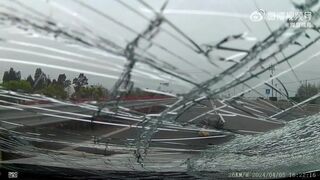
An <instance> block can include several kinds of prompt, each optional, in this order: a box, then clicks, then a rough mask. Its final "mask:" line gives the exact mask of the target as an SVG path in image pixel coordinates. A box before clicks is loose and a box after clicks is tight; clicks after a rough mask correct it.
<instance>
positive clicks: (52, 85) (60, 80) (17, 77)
mask: <svg viewBox="0 0 320 180" xmlns="http://www.w3.org/2000/svg"><path fill="white" fill-rule="evenodd" d="M71 85H73V86H72V87H71ZM1 86H2V87H3V88H5V89H8V90H12V91H20V92H26V93H40V94H44V95H46V96H49V97H54V98H58V99H67V98H71V99H72V98H74V99H77V98H90V99H96V100H99V99H101V98H103V97H106V96H107V94H108V90H107V89H105V88H104V87H102V86H101V85H91V86H88V78H87V77H86V76H85V75H84V73H80V74H79V76H78V77H74V78H73V80H72V81H71V80H69V79H67V76H66V75H65V74H64V73H63V74H59V75H58V77H57V78H56V79H52V80H51V78H50V77H49V76H48V75H46V73H45V72H43V70H42V69H41V68H37V69H36V70H35V72H34V75H33V76H32V75H28V77H27V78H26V79H21V72H20V71H16V70H14V69H13V68H10V69H9V70H8V71H5V72H4V74H3V78H2V85H1ZM70 92H71V94H68V93H70Z"/></svg>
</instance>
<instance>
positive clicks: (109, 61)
mask: <svg viewBox="0 0 320 180" xmlns="http://www.w3.org/2000/svg"><path fill="white" fill-rule="evenodd" d="M18 2H19V3H22V5H21V4H19V3H14V1H10V0H2V1H1V3H2V6H0V12H7V13H12V14H14V15H17V16H20V17H23V18H27V19H30V20H32V21H35V22H39V21H37V20H36V19H34V17H35V18H40V19H44V20H51V21H54V22H57V23H59V25H60V26H61V27H64V29H66V31H69V32H70V30H77V31H79V32H83V33H84V34H86V35H87V36H88V37H89V38H90V37H92V36H91V35H90V33H89V32H88V31H87V29H90V30H91V31H92V34H94V35H99V36H101V37H104V38H106V39H109V40H111V41H113V42H116V43H117V44H118V45H120V46H122V47H123V48H125V46H126V44H127V43H128V42H131V41H132V40H133V39H134V38H135V37H136V36H137V34H135V33H134V32H138V33H141V32H142V31H143V30H144V29H146V27H147V25H148V21H146V20H145V19H143V18H141V17H139V16H138V15H137V14H135V13H134V12H132V11H130V10H129V9H127V8H126V7H125V6H123V4H121V3H119V2H118V1H117V0H87V1H85V3H86V4H88V5H90V6H92V7H94V8H95V9H96V10H98V11H99V12H102V13H104V14H107V15H108V16H110V17H113V18H114V19H116V20H117V21H118V22H121V23H123V24H124V25H125V26H127V27H129V28H130V29H133V30H134V32H132V31H130V30H127V29H125V28H123V27H121V26H119V25H117V24H115V23H114V22H112V21H110V20H109V19H108V18H106V17H103V16H101V15H99V14H98V13H97V12H94V11H92V10H89V9H87V8H85V7H84V6H81V5H79V4H78V3H76V2H74V1H72V0H27V1H26V0H23V1H22V0H21V1H18ZM83 2H84V1H83ZM123 2H125V3H127V5H129V6H131V7H133V8H134V9H135V10H136V11H138V12H140V13H142V14H143V15H144V16H146V17H148V18H149V19H154V17H155V15H154V13H153V12H152V11H151V10H150V9H148V8H146V7H145V6H143V5H142V4H141V3H139V2H138V1H133V0H132V1H123ZM146 2H147V3H148V4H150V5H151V6H152V7H153V8H154V9H156V10H157V11H158V10H159V9H160V8H161V6H162V5H163V4H164V1H161V0H148V1H146ZM8 7H9V8H14V9H15V10H12V9H8ZM25 7H27V8H28V9H26V8H25ZM30 8H32V11H30ZM257 9H262V10H263V11H265V12H291V11H296V10H295V9H294V7H293V5H292V4H291V1H289V0H282V1H279V0H269V1H265V0H257V1H253V0H241V1H239V0H224V1H221V0H200V1H199V0H171V1H169V3H168V5H167V7H166V9H165V10H164V16H165V17H166V18H168V19H169V20H170V21H171V22H172V23H173V24H174V25H175V26H177V27H178V28H179V29H181V30H182V31H183V32H184V33H185V34H186V35H188V36H189V37H191V38H192V39H193V40H194V41H195V42H196V43H197V44H200V45H202V44H207V43H210V44H214V43H216V42H218V41H220V40H222V39H223V38H224V37H226V36H228V35H234V34H240V33H246V37H247V40H245V41H244V40H242V41H236V42H233V43H231V44H229V45H230V46H232V47H237V48H245V49H248V48H250V47H251V46H252V45H253V44H255V43H257V42H258V41H261V40H262V39H264V38H265V37H267V36H268V35H269V34H270V30H269V29H268V27H267V25H269V26H270V29H271V30H275V29H277V28H278V27H279V26H280V25H281V24H283V23H284V22H283V21H281V20H275V21H267V24H266V22H264V21H259V22H253V21H252V20H251V19H250V15H251V14H252V13H253V12H255V11H256V10H257ZM34 11H37V12H34ZM35 13H42V14H43V15H38V14H35ZM0 21H1V20H0ZM2 22H5V23H4V24H0V25H1V26H2V27H1V29H0V38H1V39H4V40H5V41H0V64H1V65H0V76H1V77H2V74H3V72H4V71H6V70H8V69H9V68H10V67H13V68H15V69H16V70H20V71H21V72H22V76H23V78H26V77H27V76H28V75H29V74H32V75H33V74H34V70H35V69H36V68H37V67H41V68H42V69H43V71H44V72H45V73H46V74H47V75H49V76H50V78H51V79H53V78H57V76H58V74H60V73H65V74H66V75H67V77H68V78H70V79H72V78H74V77H76V76H77V75H78V74H79V73H80V72H83V73H85V74H86V75H87V77H88V79H89V83H90V84H102V85H103V86H106V87H109V88H110V87H112V85H113V83H114V82H115V81H116V80H117V78H118V77H119V75H120V74H121V72H122V70H123V66H124V64H125V62H126V59H125V58H123V57H119V56H115V55H112V54H110V53H107V52H104V51H102V50H99V49H94V48H88V47H83V46H80V45H76V44H74V43H73V42H70V41H66V40H65V39H59V38H58V39H55V38H54V37H53V36H52V34H44V33H39V32H35V31H33V30H31V29H29V30H28V31H24V30H21V29H19V28H17V26H16V25H17V24H15V25H12V24H8V23H6V21H2ZM161 28H162V29H164V30H166V31H169V32H171V33H173V34H174V35H175V36H177V37H179V38H180V39H183V41H184V42H185V43H186V44H188V43H189V42H188V41H187V40H186V39H184V38H183V37H182V36H180V35H179V33H177V32H176V31H175V30H174V29H172V28H171V27H170V26H168V25H167V24H166V23H163V24H162V26H161ZM80 36H81V35H80ZM288 36H290V32H288V33H287V34H285V36H284V37H288ZM311 36H312V37H311V38H313V37H315V35H314V34H312V33H311ZM152 41H153V42H156V43H157V44H159V45H160V46H162V47H165V48H166V49H169V50H170V51H172V52H174V53H175V54H178V55H179V56H180V57H182V58H183V59H186V60H187V62H185V61H183V60H181V59H179V58H177V57H175V56H173V55H172V54H168V53H167V52H165V51H163V50H162V49H161V48H158V47H156V46H152V47H151V48H149V49H148V50H147V52H149V53H151V54H153V55H155V56H157V57H158V58H159V59H161V60H162V61H163V62H167V63H170V64H172V65H174V66H176V67H177V68H179V72H181V74H183V73H186V74H189V75H190V76H191V77H190V79H192V81H195V82H197V83H200V82H203V81H204V80H206V79H208V78H210V77H213V76H214V75H216V74H218V73H219V72H221V71H223V70H224V69H226V68H227V67H229V66H231V65H232V63H230V62H227V63H226V62H219V61H218V60H217V61H216V63H217V64H218V65H219V66H220V67H219V68H217V67H215V66H212V65H211V64H210V63H209V62H208V61H207V60H206V59H205V58H204V57H203V56H201V55H199V54H196V53H195V52H193V51H191V50H190V49H189V48H188V47H186V46H185V45H183V44H182V43H181V42H178V41H176V40H175V39H173V38H172V37H170V36H169V35H168V34H167V33H164V31H163V30H161V31H160V33H159V34H158V35H157V36H156V37H155V38H154V39H153V40H152ZM300 42H301V43H302V44H303V43H304V42H307V40H304V39H301V41H300ZM189 44H190V43H189ZM139 45H140V46H141V48H146V47H148V45H149V44H148V43H147V42H145V41H141V44H139ZM318 49H319V44H315V45H314V46H312V47H311V48H309V49H308V50H307V51H305V52H303V53H302V54H300V55H299V56H296V57H295V58H294V59H292V61H290V65H292V66H295V65H297V64H298V63H300V62H301V61H303V60H305V59H307V58H308V57H309V56H311V55H313V54H314V53H317V51H318ZM294 50H296V49H294V48H292V49H291V50H288V51H287V52H286V51H285V52H284V54H285V55H286V54H290V53H291V52H293V51H294ZM237 54H238V53H235V52H232V53H231V52H223V51H213V52H212V53H211V55H212V57H213V58H216V59H218V58H219V57H235V59H237V58H239V59H240V58H241V57H243V56H242V55H239V56H238V55H237ZM144 55H147V54H144ZM278 58H279V59H281V58H283V57H281V56H278ZM317 59H319V58H315V60H312V61H310V62H308V63H306V64H304V65H303V66H301V67H299V68H297V69H296V70H295V72H296V74H297V75H298V77H299V79H300V80H303V79H312V78H317V77H319V71H318V67H320V62H319V60H317ZM273 61H276V60H273ZM288 67H289V66H288V64H286V63H284V64H283V65H281V66H278V67H276V71H275V73H276V74H277V73H281V72H283V71H284V70H286V69H288ZM245 70H246V68H243V69H242V71H240V72H235V75H238V74H239V73H241V72H244V71H245ZM205 72H207V73H205ZM268 77H269V72H268V73H266V74H264V75H262V76H261V78H260V79H255V80H252V81H251V82H249V84H250V85H251V86H253V85H255V84H257V83H259V82H261V79H266V78H268ZM280 79H281V80H282V81H283V82H291V83H287V87H288V89H289V90H290V92H291V93H294V90H295V89H296V87H297V85H299V83H296V82H295V81H297V79H296V78H295V76H294V75H293V73H290V72H289V73H287V74H285V75H283V76H281V77H280ZM133 80H134V82H135V85H136V86H140V87H144V88H151V89H156V88H158V86H159V84H160V83H161V82H169V83H170V86H169V89H171V90H173V91H174V92H185V91H186V90H189V89H191V88H192V87H193V86H191V85H190V84H188V83H185V82H183V81H181V80H177V79H175V78H173V77H171V76H169V75H167V74H164V73H161V72H159V71H157V70H155V69H153V68H151V67H149V66H147V65H145V64H142V63H138V64H137V65H136V68H135V69H134V71H133ZM230 80H232V78H230V77H228V78H226V79H225V80H224V81H223V82H222V84H217V87H219V86H221V85H223V83H228V82H229V81H230ZM312 82H317V81H312ZM163 88H164V87H163ZM245 88H246V87H244V86H239V87H238V88H237V90H236V91H240V90H243V89H245ZM265 88H266V87H264V86H261V87H259V88H258V89H259V91H261V92H262V93H264V90H265ZM232 91H233V90H232ZM232 91H231V92H232Z"/></svg>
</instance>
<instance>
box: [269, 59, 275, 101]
mask: <svg viewBox="0 0 320 180" xmlns="http://www.w3.org/2000/svg"><path fill="white" fill-rule="evenodd" d="M269 70H270V78H272V77H273V73H274V71H275V67H274V65H270V66H269ZM271 85H272V87H273V79H271ZM271 97H273V88H271Z"/></svg>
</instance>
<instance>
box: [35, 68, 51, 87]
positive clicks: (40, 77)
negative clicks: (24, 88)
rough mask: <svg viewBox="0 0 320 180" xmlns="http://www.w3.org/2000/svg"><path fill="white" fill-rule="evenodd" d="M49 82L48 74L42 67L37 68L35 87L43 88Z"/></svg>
mask: <svg viewBox="0 0 320 180" xmlns="http://www.w3.org/2000/svg"><path fill="white" fill-rule="evenodd" d="M47 83H48V78H47V76H46V74H45V73H44V72H43V71H42V70H41V68H37V69H36V71H35V73H34V85H33V87H34V89H36V90H41V89H43V88H45V87H46V86H47V85H48V84H47Z"/></svg>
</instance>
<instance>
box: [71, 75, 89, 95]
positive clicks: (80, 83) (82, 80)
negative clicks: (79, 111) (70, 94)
mask: <svg viewBox="0 0 320 180" xmlns="http://www.w3.org/2000/svg"><path fill="white" fill-rule="evenodd" d="M72 84H74V85H75V87H74V90H75V91H76V92H78V91H79V90H80V88H82V87H84V86H86V85H88V78H87V77H86V76H85V75H84V74H83V73H80V74H79V76H78V77H77V78H74V79H73V81H72Z"/></svg>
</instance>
